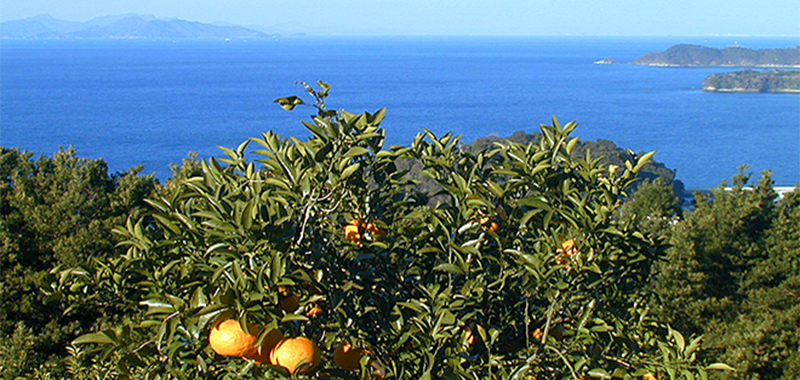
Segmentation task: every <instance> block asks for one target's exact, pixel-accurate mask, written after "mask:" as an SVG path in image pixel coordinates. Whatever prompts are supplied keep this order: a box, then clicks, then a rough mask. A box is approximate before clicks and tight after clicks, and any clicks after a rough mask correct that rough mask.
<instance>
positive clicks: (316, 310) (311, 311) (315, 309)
mask: <svg viewBox="0 0 800 380" xmlns="http://www.w3.org/2000/svg"><path fill="white" fill-rule="evenodd" d="M322 313H323V310H322V307H320V306H319V305H316V304H315V305H314V306H311V305H308V307H306V317H309V318H312V317H316V316H318V315H320V314H322Z"/></svg>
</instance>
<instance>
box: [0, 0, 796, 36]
mask: <svg viewBox="0 0 800 380" xmlns="http://www.w3.org/2000/svg"><path fill="white" fill-rule="evenodd" d="M42 13H49V14H50V15H52V16H53V17H55V18H58V19H64V20H69V21H87V20H89V19H91V18H92V17H96V16H104V15H116V14H125V13H139V14H150V15H154V16H156V17H160V18H161V17H163V18H179V19H184V20H190V21H199V22H207V23H211V22H218V21H224V22H229V23H234V24H239V25H260V26H291V27H295V28H297V27H300V28H306V29H308V30H309V31H312V32H313V33H314V34H331V35H340V34H375V35H387V34H390V35H607V36H712V35H741V36H791V37H795V36H800V1H798V0H763V1H757V0H602V1H597V0H496V1H491V0H483V1H475V0H461V1H454V0H333V1H332V0H295V1H285V0H280V1H276V0H238V1H220V0H136V1H130V0H0V20H2V21H7V20H14V19H20V18H26V17H32V16H35V15H38V14H42Z"/></svg>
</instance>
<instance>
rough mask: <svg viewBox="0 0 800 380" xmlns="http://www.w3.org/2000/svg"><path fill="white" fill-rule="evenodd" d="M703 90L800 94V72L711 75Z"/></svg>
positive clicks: (746, 72)
mask: <svg viewBox="0 0 800 380" xmlns="http://www.w3.org/2000/svg"><path fill="white" fill-rule="evenodd" d="M703 90H705V91H720V92H800V71H785V70H784V71H764V72H759V71H752V70H746V71H736V72H731V73H720V74H711V75H709V76H708V77H706V79H705V80H704V81H703Z"/></svg>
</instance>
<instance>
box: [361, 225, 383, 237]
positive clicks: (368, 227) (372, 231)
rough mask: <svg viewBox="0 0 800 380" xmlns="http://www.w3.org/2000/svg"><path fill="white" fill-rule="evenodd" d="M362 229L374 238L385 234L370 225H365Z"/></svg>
mask: <svg viewBox="0 0 800 380" xmlns="http://www.w3.org/2000/svg"><path fill="white" fill-rule="evenodd" d="M364 229H365V230H367V231H368V232H369V233H370V234H372V235H375V236H384V235H386V232H383V231H381V230H380V229H379V228H378V227H377V226H375V225H374V224H372V223H367V224H365V225H364Z"/></svg>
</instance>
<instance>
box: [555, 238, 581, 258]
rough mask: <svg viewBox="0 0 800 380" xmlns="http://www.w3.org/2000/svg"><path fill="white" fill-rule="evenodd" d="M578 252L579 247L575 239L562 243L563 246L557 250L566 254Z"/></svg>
mask: <svg viewBox="0 0 800 380" xmlns="http://www.w3.org/2000/svg"><path fill="white" fill-rule="evenodd" d="M577 252H578V248H576V247H575V240H573V239H569V240H567V241H565V242H563V243H561V248H559V249H557V250H556V253H563V254H564V256H572V255H574V254H575V253H577Z"/></svg>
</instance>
